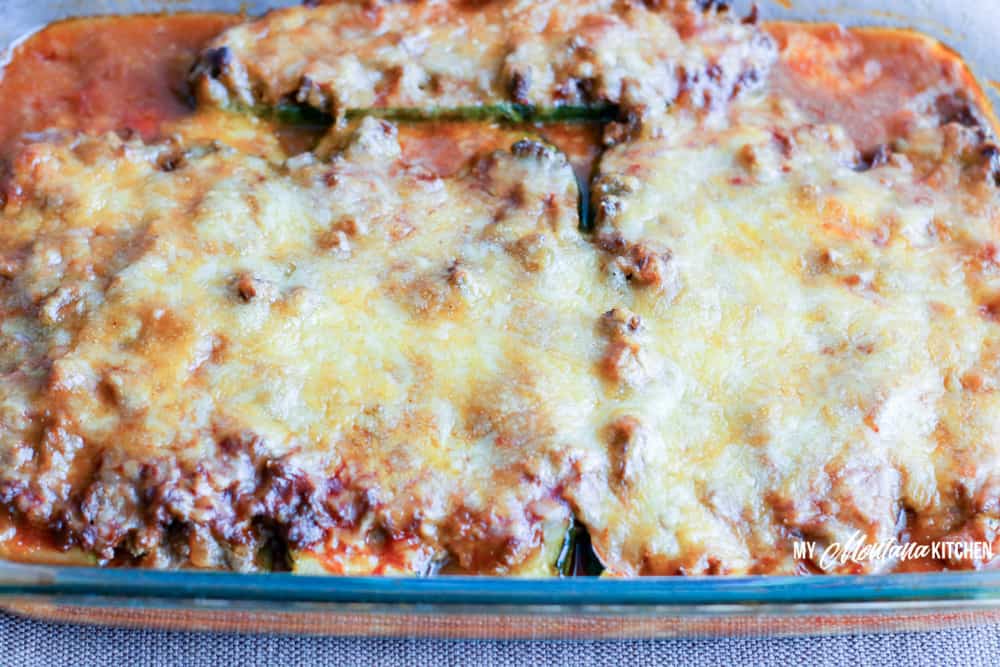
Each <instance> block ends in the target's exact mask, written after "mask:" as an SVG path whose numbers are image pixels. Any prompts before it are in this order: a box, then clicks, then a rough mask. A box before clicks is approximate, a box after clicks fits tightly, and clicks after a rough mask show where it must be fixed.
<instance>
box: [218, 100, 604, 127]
mask: <svg viewBox="0 0 1000 667" xmlns="http://www.w3.org/2000/svg"><path fill="white" fill-rule="evenodd" d="M230 110H231V111H234V112H237V113H251V114H253V115H255V116H258V117H261V118H266V119H268V120H274V121H277V122H280V123H288V124H291V125H330V124H333V122H334V121H335V118H334V116H332V115H330V114H328V113H325V112H323V111H319V110H317V109H314V108H312V107H308V106H305V105H301V104H294V103H290V102H285V103H281V104H278V105H276V106H265V105H254V106H251V107H247V106H244V105H231V106H230ZM365 116H374V117H376V118H384V119H386V120H392V121H401V122H421V121H436V120H450V121H456V120H461V121H479V122H482V121H498V122H503V123H530V122H537V123H565V122H594V121H600V122H607V121H610V120H613V119H614V118H616V117H617V110H616V108H615V107H613V106H611V105H601V106H592V107H590V106H569V105H567V106H559V107H548V108H539V107H534V106H530V105H525V104H514V103H511V102H499V103H497V104H484V105H482V106H472V107H454V108H446V107H440V108H430V109H409V108H386V109H378V108H369V109H348V110H347V111H346V112H345V113H344V118H346V119H347V120H354V119H356V118H364V117H365Z"/></svg>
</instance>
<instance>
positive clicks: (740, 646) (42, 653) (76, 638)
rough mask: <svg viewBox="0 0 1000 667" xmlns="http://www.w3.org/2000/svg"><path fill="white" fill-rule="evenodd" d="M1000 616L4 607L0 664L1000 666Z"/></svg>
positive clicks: (193, 666)
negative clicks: (107, 616)
mask: <svg viewBox="0 0 1000 667" xmlns="http://www.w3.org/2000/svg"><path fill="white" fill-rule="evenodd" d="M998 661H1000V625H987V626H979V627H972V628H967V629H953V630H946V631H942V632H914V633H896V634H881V635H844V636H839V637H804V638H780V639H746V638H744V639H719V640H658V641H653V640H645V641H585V640H577V641H487V640H476V641H469V640H425V639H338V638H333V637H292V636H276V635H233V634H213V633H198V632H169V631H163V630H126V629H120V628H100V627H90V626H76V625H63V624H58V623H50V622H43V621H35V620H30V619H23V618H17V617H14V616H9V615H6V614H0V665H10V666H11V667H28V666H31V667H35V666H39V667H41V666H44V667H55V666H58V665H74V666H76V665H91V664H92V665H187V666H190V667H221V666H222V665H268V664H274V665H281V666H282V667H297V666H299V665H378V666H379V667H386V666H392V667H395V666H396V665H475V666H476V667H480V666H485V665H572V666H573V667H580V666H581V665H591V664H602V665H603V664H606V665H626V666H627V667H641V666H642V665H657V666H668V665H683V666H684V667H695V666H697V665H781V666H782V667H796V666H798V665H838V666H844V665H849V666H850V667H861V666H862V665H883V664H884V665H905V666H906V667H909V666H911V665H935V666H940V667H950V666H952V665H996V664H998Z"/></svg>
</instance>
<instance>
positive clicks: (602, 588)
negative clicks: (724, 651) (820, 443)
mask: <svg viewBox="0 0 1000 667" xmlns="http://www.w3.org/2000/svg"><path fill="white" fill-rule="evenodd" d="M52 596H60V597H71V598H74V597H81V596H86V597H99V598H100V597H104V598H122V597H127V598H136V597H144V598H156V599H174V600H177V599H195V598H197V599H215V600H232V601H243V602H272V603H273V602H287V603H299V602H305V603H342V604H348V603H367V604H386V605H418V604H425V603H432V604H441V605H458V606H464V605H487V606H496V605H503V606H506V607H524V608H527V607H539V606H553V605H554V606H572V607H581V606H599V607H655V606H671V607H695V606H705V605H741V604H753V605H773V604H778V605H794V604H822V603H886V602H954V601H991V600H992V601H995V602H996V604H1000V571H998V570H980V571H976V570H969V571H944V572H929V573H900V574H868V575H811V576H771V575H756V576H733V577H730V576H719V575H712V576H699V577H642V578H636V579H618V578H612V577H564V578H558V579H529V578H516V577H515V578H510V577H497V576H453V575H444V576H437V577H427V578H416V577H392V576H339V575H331V576H314V575H298V574H290V573H274V572H272V573H249V574H242V573H234V572H214V571H195V570H186V571H185V570H174V571H170V570H143V569H119V568H101V567H82V566H70V567H66V566H52V565H28V564H20V563H11V562H0V597H19V598H21V597H52Z"/></svg>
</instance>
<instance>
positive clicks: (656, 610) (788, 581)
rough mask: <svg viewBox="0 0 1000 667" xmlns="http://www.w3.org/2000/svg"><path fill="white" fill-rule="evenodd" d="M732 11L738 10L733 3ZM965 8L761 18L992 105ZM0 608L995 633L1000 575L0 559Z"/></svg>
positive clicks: (198, 1) (168, 624)
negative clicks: (969, 78) (178, 567)
mask: <svg viewBox="0 0 1000 667" xmlns="http://www.w3.org/2000/svg"><path fill="white" fill-rule="evenodd" d="M2 4H3V9H4V19H3V21H0V65H2V64H3V62H4V58H3V55H2V54H3V53H4V52H5V50H6V49H7V47H9V46H11V45H13V44H15V43H16V42H17V41H18V40H19V39H21V38H23V37H24V36H26V35H28V34H30V33H31V32H32V31H33V30H35V29H37V28H40V27H42V26H44V25H45V24H47V23H49V22H51V21H54V20H58V19H62V18H66V17H69V16H84V15H95V14H133V13H152V12H174V11H227V12H239V11H246V12H248V13H250V14H253V13H258V12H260V11H263V10H265V9H267V8H270V7H274V6H280V5H289V4H294V3H292V2H288V1H287V0H284V1H282V0H263V1H261V0H251V1H249V2H247V1H246V0H89V1H88V0H3V3H2ZM733 4H735V5H736V9H737V10H738V11H742V12H746V11H748V10H749V4H750V3H749V2H735V3H733ZM982 4H983V3H982V2H981V1H980V0H921V1H920V2H912V3H906V4H905V5H904V4H903V3H896V2H893V1H892V0H882V1H879V0H850V1H847V2H844V1H843V0H841V1H839V2H838V1H836V0H795V2H794V4H793V3H791V2H788V0H781V1H780V2H778V1H774V2H764V3H762V6H761V7H760V9H761V16H762V17H763V18H765V19H794V20H813V21H835V22H839V23H843V24H846V25H888V26H896V27H911V28H916V29H919V30H921V31H923V32H925V33H928V34H930V35H932V36H934V37H937V38H938V39H941V40H942V41H943V42H945V43H946V44H948V45H950V46H951V47H952V48H954V49H956V50H957V51H958V52H960V53H961V54H962V55H963V56H964V57H965V59H966V60H967V62H968V63H969V64H970V65H971V67H972V69H973V71H974V72H975V73H976V75H977V76H978V77H979V79H980V81H981V83H983V84H984V85H983V88H984V89H985V90H986V92H987V94H988V95H989V97H990V99H991V101H992V102H993V103H994V104H995V105H997V108H1000V88H998V84H994V83H992V82H993V81H994V80H1000V57H997V56H996V55H995V52H994V49H993V48H992V47H993V41H992V39H993V38H994V36H995V35H997V34H1000V13H997V12H990V11H984V8H983V6H982ZM0 608H4V609H6V610H8V611H10V612H13V613H18V614H24V615H29V616H34V617H40V618H46V619H51V620H61V621H71V622H82V623H100V624H118V625H131V626H143V627H156V628H171V629H211V630H233V631H243V632H254V631H257V632H263V631H267V632H288V633H317V634H336V635H375V636H380V635H381V636H384V635H391V636H440V637H491V638H512V637H523V638H541V637H579V638H602V637H664V636H721V635H748V634H752V635H789V634H831V633H848V632H861V631H864V632H872V631H899V630H927V629H937V628H946V627H955V626H962V625H974V624H983V623H997V622H1000V571H984V572H941V573H927V574H896V575H875V576H867V577H852V576H825V577H715V578H712V577H692V578H646V579H641V580H613V579H600V578H593V577H574V578H567V579H559V580H544V581H540V580H525V579H501V578H494V577H475V578H473V577H438V578H429V579H402V578H385V577H311V576H299V575H291V574H282V573H276V574H232V573H208V572H193V571H189V572H161V571H145V570H114V569H100V568H87V567H53V566H39V565H23V564H16V563H6V562H0Z"/></svg>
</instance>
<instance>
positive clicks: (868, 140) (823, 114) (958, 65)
mask: <svg viewBox="0 0 1000 667" xmlns="http://www.w3.org/2000/svg"><path fill="white" fill-rule="evenodd" d="M766 27H767V30H768V32H770V33H771V35H772V36H773V37H774V38H775V39H776V40H777V41H778V45H779V48H780V50H781V58H780V61H779V65H778V67H776V68H775V71H774V73H773V75H772V82H773V85H774V87H775V89H776V91H777V92H779V93H784V94H786V95H788V96H790V97H791V98H792V99H794V100H795V101H796V102H797V103H798V104H799V105H801V106H802V107H803V108H804V109H806V110H807V111H809V112H810V113H812V114H813V115H815V116H816V117H817V118H818V119H819V120H821V121H824V122H830V123H838V124H841V125H843V126H844V128H845V129H846V130H847V132H848V133H849V134H850V135H851V137H852V138H853V139H854V140H855V141H856V142H857V143H858V147H859V148H861V149H862V150H869V149H871V148H874V147H875V146H877V145H879V144H883V143H888V142H890V141H891V140H893V139H895V138H898V137H901V136H905V135H906V134H907V133H908V129H909V127H910V123H912V122H913V120H914V118H913V114H912V112H910V111H908V110H907V109H905V108H904V107H905V106H907V104H908V103H910V102H912V101H914V98H915V97H916V96H917V95H919V94H920V93H922V92H924V91H926V90H928V89H930V88H934V87H941V89H942V92H945V91H948V90H949V89H950V90H951V91H954V92H955V93H957V96H956V99H955V100H953V101H946V103H950V104H954V105H955V106H956V108H955V109H954V110H953V111H954V112H955V113H959V112H960V111H961V109H960V108H959V107H960V106H961V105H962V104H965V103H969V104H971V105H974V106H975V107H977V108H978V109H979V110H980V112H981V113H982V114H983V115H984V116H985V117H986V118H987V120H988V121H989V122H990V123H991V124H992V125H993V126H994V127H995V126H996V121H995V119H994V118H993V117H992V114H991V113H990V112H989V109H990V105H989V102H988V101H987V100H986V97H985V95H984V94H983V92H982V89H981V88H980V87H979V85H978V84H977V83H976V80H975V77H974V76H973V75H972V73H971V72H970V71H969V69H968V67H967V66H966V65H965V62H964V61H963V60H962V58H961V57H960V56H959V55H958V54H956V53H954V52H953V51H951V50H949V49H948V48H947V47H945V46H944V45H943V44H941V43H939V42H937V41H935V40H933V39H931V38H929V37H926V36H924V35H921V34H920V33H917V32H913V31H909V30H896V29H891V28H852V29H850V30H847V29H845V28H843V27H841V26H839V25H836V24H832V23H816V24H809V23H782V22H775V23H769V24H767V26H766ZM942 84H944V85H943V86H942ZM965 98H969V99H965Z"/></svg>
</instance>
